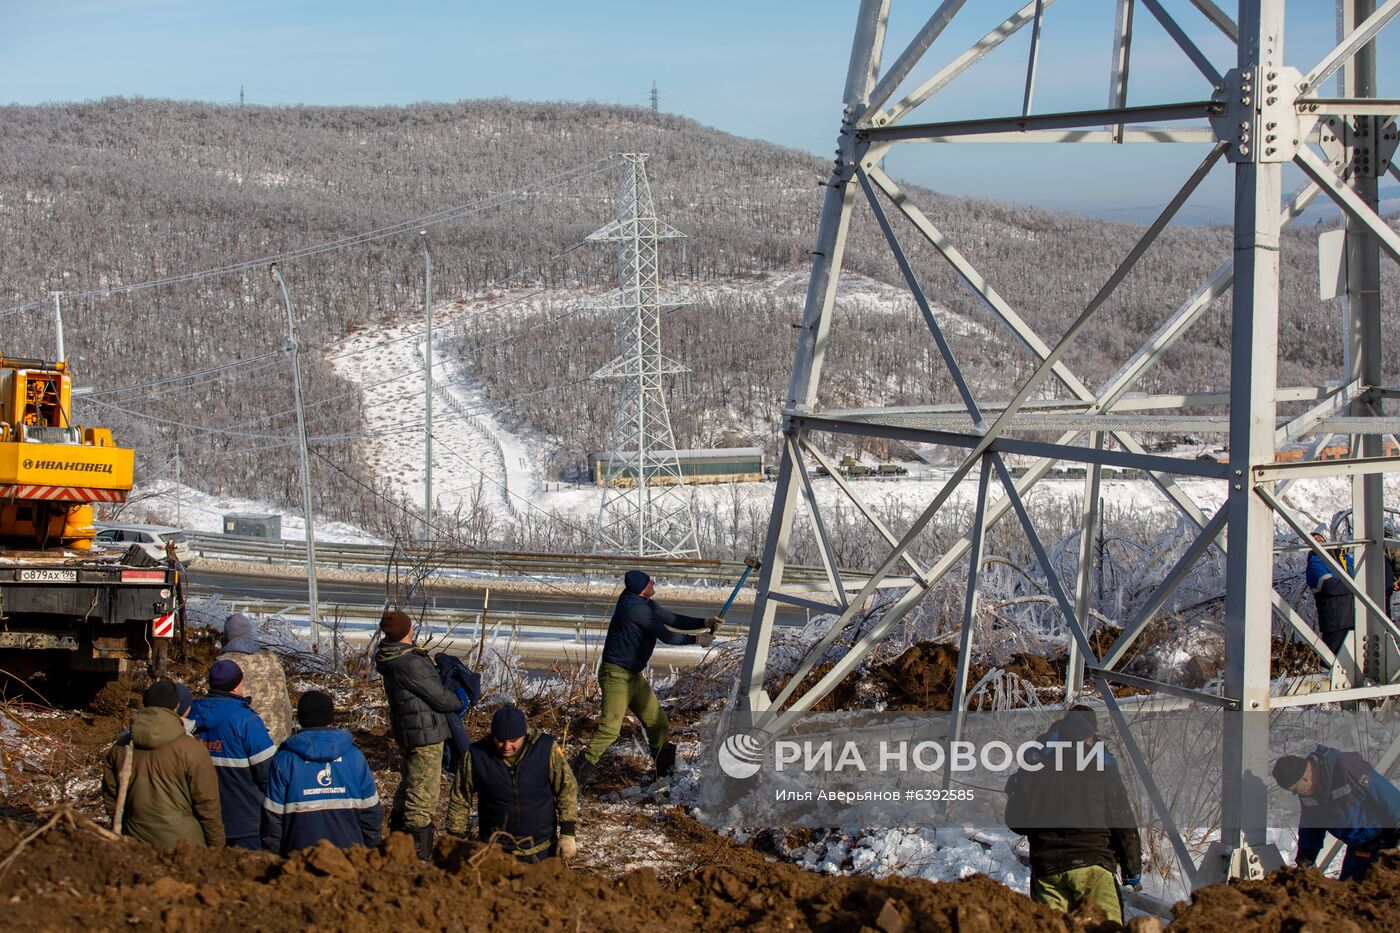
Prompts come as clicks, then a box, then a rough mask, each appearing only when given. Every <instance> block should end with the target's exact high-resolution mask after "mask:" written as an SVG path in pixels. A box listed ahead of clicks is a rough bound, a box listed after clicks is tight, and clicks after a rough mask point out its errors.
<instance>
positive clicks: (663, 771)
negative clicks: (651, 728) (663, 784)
mask: <svg viewBox="0 0 1400 933" xmlns="http://www.w3.org/2000/svg"><path fill="white" fill-rule="evenodd" d="M655 761H656V779H657V780H658V781H664V780H665V779H666V778H668V777H670V776H671V775H673V774H675V773H676V745H675V743H674V742H667V743H666V744H665V745H663V746H661V748H660V749H658V750H657V752H656V756H655Z"/></svg>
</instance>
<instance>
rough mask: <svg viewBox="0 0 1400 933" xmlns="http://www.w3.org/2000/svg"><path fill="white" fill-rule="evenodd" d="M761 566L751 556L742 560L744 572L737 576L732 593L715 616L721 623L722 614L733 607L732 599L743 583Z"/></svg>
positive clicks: (757, 560)
mask: <svg viewBox="0 0 1400 933" xmlns="http://www.w3.org/2000/svg"><path fill="white" fill-rule="evenodd" d="M762 566H763V564H762V563H761V562H760V561H759V559H758V558H757V557H754V556H753V555H752V554H750V555H749V556H748V557H745V558H744V572H743V573H741V574H740V575H739V582H738V583H736V584H734V591H733V592H732V593H730V594H729V598H728V599H727V600H725V601H724V608H723V609H721V610H720V611H719V615H717V616H715V618H716V619H720V620H721V621H722V620H723V619H724V614H725V613H726V612H728V611H729V607H730V606H732V605H734V599H735V597H737V596H738V595H739V591H740V590H741V589H743V588H744V581H745V580H747V579H748V578H749V574H751V573H753V572H754V571H755V570H757V569H758V568H760V567H762Z"/></svg>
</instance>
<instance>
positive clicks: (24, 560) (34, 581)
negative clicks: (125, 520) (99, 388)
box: [0, 357, 180, 692]
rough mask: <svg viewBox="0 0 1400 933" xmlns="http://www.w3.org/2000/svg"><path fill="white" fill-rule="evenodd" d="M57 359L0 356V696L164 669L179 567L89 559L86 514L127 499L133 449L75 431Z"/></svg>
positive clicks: (67, 384) (67, 383)
mask: <svg viewBox="0 0 1400 933" xmlns="http://www.w3.org/2000/svg"><path fill="white" fill-rule="evenodd" d="M71 411H72V381H71V377H70V374H69V371H68V365H67V363H66V362H65V361H62V360H60V361H57V362H54V361H46V360H38V359H20V358H13V357H0V671H4V674H3V675H0V682H3V683H0V692H7V691H9V690H11V689H13V688H14V687H15V686H16V685H17V683H18V682H19V681H27V680H29V679H30V678H32V677H33V676H34V675H35V674H41V675H42V676H43V678H44V682H45V683H47V684H53V683H55V682H62V683H66V684H70V685H72V686H75V687H77V688H78V689H79V690H80V691H85V690H89V689H93V688H96V687H100V686H101V685H102V684H103V683H104V682H106V681H108V680H110V679H112V678H114V677H116V676H118V675H120V674H121V673H123V672H124V671H127V670H129V669H131V668H132V667H133V666H134V665H137V664H140V663H151V664H160V663H161V662H163V659H164V657H165V654H166V651H167V649H168V646H169V644H170V640H171V638H172V637H173V636H174V634H175V628H176V609H177V603H176V592H177V584H178V582H179V577H178V574H179V572H180V571H179V565H178V563H177V562H176V561H175V560H173V559H155V558H152V557H151V556H150V555H148V554H146V553H144V552H143V551H141V550H140V549H139V548H132V549H129V550H126V551H106V552H104V551H95V550H94V549H93V547H92V543H93V537H94V534H95V531H94V528H93V507H94V505H96V504H100V503H118V502H124V501H125V500H126V497H127V495H128V494H129V493H130V492H131V486H132V472H133V465H134V453H133V451H132V450H130V449H129V448H124V447H119V446H117V444H116V443H115V442H114V441H113V440H112V434H111V431H109V430H107V429H105V428H97V427H84V426H82V425H75V424H73V423H72V419H71V417H70V413H71Z"/></svg>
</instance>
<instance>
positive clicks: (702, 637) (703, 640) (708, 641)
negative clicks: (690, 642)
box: [695, 631, 715, 648]
mask: <svg viewBox="0 0 1400 933" xmlns="http://www.w3.org/2000/svg"><path fill="white" fill-rule="evenodd" d="M695 643H696V644H697V645H699V646H700V647H701V648H708V647H710V645H712V644H714V643H715V633H714V632H711V631H704V632H701V633H700V634H699V635H696V636H695Z"/></svg>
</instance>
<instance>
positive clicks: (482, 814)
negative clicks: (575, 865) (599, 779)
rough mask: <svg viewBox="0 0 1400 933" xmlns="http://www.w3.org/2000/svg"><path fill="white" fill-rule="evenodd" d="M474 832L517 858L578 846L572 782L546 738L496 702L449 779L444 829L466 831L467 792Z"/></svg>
mask: <svg viewBox="0 0 1400 933" xmlns="http://www.w3.org/2000/svg"><path fill="white" fill-rule="evenodd" d="M473 794H475V795H476V798H477V834H478V836H479V837H480V838H481V839H482V840H483V841H485V842H492V841H494V842H496V843H497V844H498V845H500V846H501V847H502V848H503V849H505V850H506V851H507V852H509V853H510V854H512V855H514V856H515V857H516V858H517V859H519V860H520V861H522V862H538V861H540V860H541V859H545V858H548V857H550V856H552V855H560V856H563V857H564V858H565V859H569V858H572V857H573V856H574V854H575V853H576V852H577V851H578V846H577V843H576V841H575V835H576V829H577V825H578V784H577V783H576V782H575V781H574V773H573V771H571V770H570V768H569V765H568V764H567V763H566V762H565V761H564V751H563V749H561V748H560V747H559V744H558V743H557V742H555V740H554V736H552V735H548V734H546V733H544V732H541V731H539V730H538V729H530V728H528V725H527V723H526V721H525V714H524V713H522V712H521V711H520V710H518V709H516V708H515V707H514V706H503V707H501V708H500V709H498V710H496V714H495V715H494V716H492V717H491V734H490V735H487V736H484V737H483V738H481V739H479V740H478V741H476V742H473V743H472V744H471V746H470V747H469V748H468V750H467V754H466V755H465V756H464V757H463V759H462V764H461V765H460V767H459V768H458V769H457V776H456V779H455V780H454V781H453V782H452V797H451V800H450V802H449V804H448V807H447V831H448V832H449V833H452V834H454V835H457V836H464V835H466V832H467V814H468V813H469V812H470V811H471V805H472V795H473Z"/></svg>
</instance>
